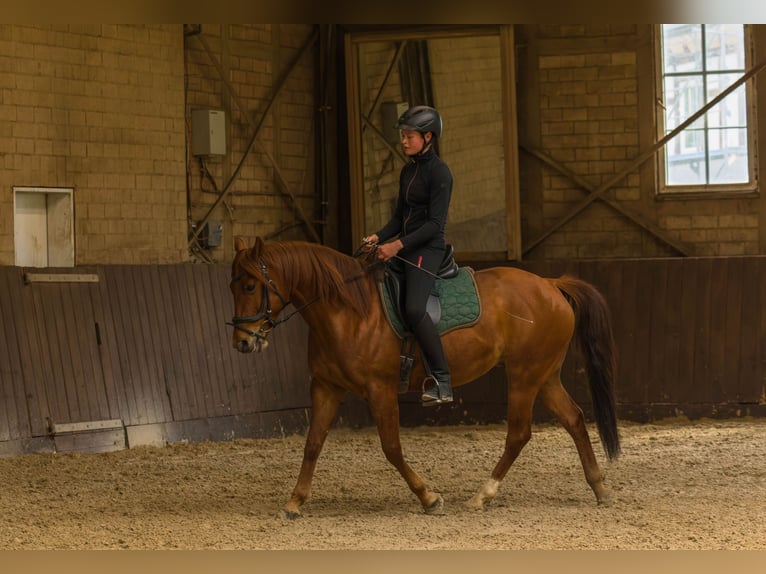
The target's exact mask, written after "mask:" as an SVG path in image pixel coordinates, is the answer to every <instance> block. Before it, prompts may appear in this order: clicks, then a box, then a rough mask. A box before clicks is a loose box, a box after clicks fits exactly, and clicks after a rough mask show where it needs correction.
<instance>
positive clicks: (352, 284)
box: [235, 241, 372, 317]
mask: <svg viewBox="0 0 766 574" xmlns="http://www.w3.org/2000/svg"><path fill="white" fill-rule="evenodd" d="M261 256H262V257H263V259H264V261H265V262H266V266H267V268H268V270H269V271H270V272H272V271H274V272H275V273H277V272H276V270H278V277H279V278H280V279H281V281H282V283H283V285H284V289H285V290H286V291H288V292H290V291H292V290H294V289H295V288H296V287H298V286H299V285H300V286H301V287H303V288H304V289H309V290H311V291H313V292H315V293H316V295H317V296H318V297H319V299H322V300H325V301H328V302H330V303H336V304H341V305H343V306H347V307H350V308H351V309H352V310H353V311H354V312H356V313H357V314H358V315H360V316H361V317H365V316H366V315H367V313H368V311H369V309H370V305H371V303H372V302H371V301H370V290H369V289H368V288H367V281H368V280H369V279H368V277H367V276H365V275H364V270H363V265H362V263H361V262H360V261H359V260H357V259H354V258H353V257H350V256H348V255H344V254H343V253H341V252H339V251H336V250H335V249H332V248H330V247H326V246H324V245H319V244H317V243H308V242H305V241H280V242H275V243H264V244H263V251H262V253H261ZM235 262H237V263H238V264H239V265H241V266H242V268H243V269H245V270H246V271H247V272H248V273H249V274H250V275H252V276H253V277H255V278H257V279H258V280H261V281H262V275H261V270H260V265H259V261H258V257H257V255H256V254H254V253H253V250H251V249H247V250H245V251H241V252H240V253H238V257H237V258H236V259H235ZM272 278H273V277H272Z"/></svg>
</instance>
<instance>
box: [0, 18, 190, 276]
mask: <svg viewBox="0 0 766 574" xmlns="http://www.w3.org/2000/svg"><path fill="white" fill-rule="evenodd" d="M0 94H1V96H0V97H1V98H2V100H1V102H0V103H1V104H2V105H1V106H0V110H2V111H0V141H1V142H2V143H0V146H1V147H0V162H1V164H2V170H0V213H1V214H2V215H0V264H5V265H12V264H13V263H14V247H13V216H14V213H13V187H14V186H43V187H71V188H74V207H75V247H76V250H75V262H76V264H79V265H88V264H94V263H138V262H144V263H167V262H177V261H181V260H185V259H186V253H187V250H186V246H185V243H186V241H185V235H186V216H185V204H186V199H185V176H184V172H185V166H184V136H183V123H184V115H183V110H184V108H183V99H184V98H183V36H182V33H181V26H180V25H137V26H133V25H107V24H92V25H45V26H43V25H28V26H21V25H3V26H0Z"/></svg>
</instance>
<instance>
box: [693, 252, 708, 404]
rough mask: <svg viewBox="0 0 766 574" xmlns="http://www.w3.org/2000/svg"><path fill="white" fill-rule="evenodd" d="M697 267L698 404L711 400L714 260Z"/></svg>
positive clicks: (695, 386) (695, 389)
mask: <svg viewBox="0 0 766 574" xmlns="http://www.w3.org/2000/svg"><path fill="white" fill-rule="evenodd" d="M698 263H699V265H698V266H697V300H696V304H695V309H696V313H695V316H696V320H695V337H694V375H693V388H692V396H693V397H694V399H695V400H696V402H700V403H701V402H706V401H708V400H710V398H711V396H712V395H711V393H710V380H711V378H712V373H711V372H710V367H711V362H712V358H711V345H712V344H713V342H712V341H713V338H712V335H711V332H710V330H711V327H712V312H711V304H712V296H713V287H712V283H711V281H712V280H713V260H711V259H702V260H699V261H698Z"/></svg>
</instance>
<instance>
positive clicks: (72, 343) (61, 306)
mask: <svg viewBox="0 0 766 574" xmlns="http://www.w3.org/2000/svg"><path fill="white" fill-rule="evenodd" d="M75 287H80V286H79V285H77V286H75ZM42 288H43V289H45V290H46V292H48V293H50V299H51V301H55V302H56V304H57V306H58V309H51V314H54V315H56V317H57V318H58V319H59V320H58V322H57V329H56V337H57V338H59V339H60V340H61V341H62V345H63V346H62V355H61V359H62V361H63V362H64V363H65V364H67V367H68V369H67V370H69V371H70V372H71V377H72V378H71V384H69V385H67V400H68V401H69V404H70V411H72V418H70V419H69V420H68V421H56V422H58V423H62V422H79V421H87V420H93V417H92V416H91V412H90V405H89V404H88V385H89V384H92V381H86V380H85V374H84V369H83V362H82V356H81V348H80V340H79V334H78V332H77V323H76V319H75V316H76V315H77V313H76V312H75V309H74V305H75V304H76V303H75V297H73V294H72V285H69V284H66V283H58V284H54V285H48V286H45V287H42ZM78 311H79V309H78ZM74 412H76V415H75V414H74Z"/></svg>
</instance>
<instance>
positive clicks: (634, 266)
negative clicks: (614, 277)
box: [615, 261, 647, 404]
mask: <svg viewBox="0 0 766 574" xmlns="http://www.w3.org/2000/svg"><path fill="white" fill-rule="evenodd" d="M640 270H641V267H640V265H639V264H638V262H635V261H627V262H625V264H624V266H623V276H622V285H623V290H622V293H621V297H620V299H619V302H616V303H615V309H619V311H618V313H619V315H620V317H621V321H620V323H621V324H620V327H619V331H620V338H619V340H620V346H619V352H620V356H619V362H618V364H617V372H618V380H619V381H620V382H619V387H618V389H617V393H618V394H619V397H620V402H624V403H632V404H639V403H640V402H641V397H642V396H643V394H644V393H643V390H642V387H643V386H644V385H645V374H644V372H643V369H644V365H645V357H642V356H640V355H641V354H642V351H645V350H646V348H647V341H646V339H647V337H646V334H645V332H643V331H642V330H640V329H639V328H638V325H637V318H638V317H639V316H646V315H645V313H646V309H643V308H641V307H640V303H639V286H638V278H639V274H640Z"/></svg>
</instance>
